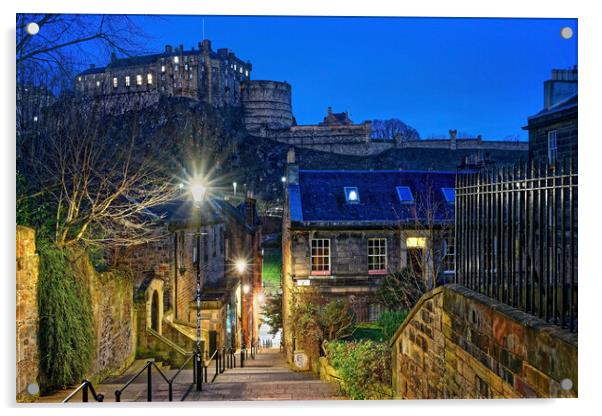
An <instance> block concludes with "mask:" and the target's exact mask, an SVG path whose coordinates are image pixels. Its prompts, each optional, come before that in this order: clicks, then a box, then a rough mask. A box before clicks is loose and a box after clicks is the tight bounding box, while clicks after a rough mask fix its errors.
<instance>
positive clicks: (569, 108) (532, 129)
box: [523, 67, 578, 164]
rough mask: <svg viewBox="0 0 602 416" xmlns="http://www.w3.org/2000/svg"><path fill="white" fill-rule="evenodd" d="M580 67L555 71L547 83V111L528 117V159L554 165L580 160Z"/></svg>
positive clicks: (544, 109)
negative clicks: (578, 70) (578, 142)
mask: <svg viewBox="0 0 602 416" xmlns="http://www.w3.org/2000/svg"><path fill="white" fill-rule="evenodd" d="M577 87H578V76H577V67H573V68H571V69H554V70H552V77H551V79H550V80H548V81H546V82H544V108H543V109H542V110H541V111H539V112H538V113H537V114H535V115H533V116H531V117H529V121H528V124H527V125H526V126H525V127H523V129H525V130H528V131H529V158H530V159H531V160H533V161H536V162H544V163H549V164H554V163H556V162H557V161H560V160H562V159H566V158H574V159H576V158H577V136H578V131H577V127H578V122H577V114H578V97H577V93H578V91H577Z"/></svg>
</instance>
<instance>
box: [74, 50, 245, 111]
mask: <svg viewBox="0 0 602 416" xmlns="http://www.w3.org/2000/svg"><path fill="white" fill-rule="evenodd" d="M251 70H252V66H251V64H250V63H249V62H244V61H242V60H241V59H240V58H238V57H237V56H236V55H235V54H234V52H232V51H230V50H228V49H227V48H222V49H218V50H217V52H215V51H213V49H212V48H211V41H210V40H208V39H205V40H203V41H202V42H199V44H198V49H195V48H194V47H193V48H192V49H190V50H184V46H183V45H180V46H179V47H173V46H171V45H166V46H165V50H164V51H163V52H162V53H157V54H151V55H142V56H134V57H128V58H117V57H116V55H115V54H114V53H113V54H112V55H111V62H109V64H108V65H107V66H105V67H95V66H93V65H92V66H91V67H90V68H89V69H87V70H85V71H83V72H81V73H80V74H78V75H77V76H76V79H75V91H76V92H77V93H78V94H82V95H84V96H92V97H104V98H107V97H112V98H117V97H124V96H127V97H138V98H144V100H145V102H149V103H152V102H156V101H157V100H158V98H159V97H160V96H171V97H188V98H193V99H198V100H201V101H204V102H207V103H209V104H212V105H216V106H221V105H233V106H238V105H240V85H241V83H242V82H244V81H246V80H249V79H250V76H251Z"/></svg>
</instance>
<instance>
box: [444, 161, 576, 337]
mask: <svg viewBox="0 0 602 416" xmlns="http://www.w3.org/2000/svg"><path fill="white" fill-rule="evenodd" d="M455 215H456V247H457V256H456V282H457V283H459V284H461V285H463V286H466V287H468V288H470V289H472V290H475V291H478V292H480V293H483V294H485V295H487V296H489V297H491V298H494V299H496V300H498V301H500V302H503V303H505V304H508V305H510V306H514V307H516V308H519V309H521V310H523V311H525V312H527V313H529V314H532V315H535V316H538V317H540V318H543V319H545V320H546V321H548V322H553V323H555V324H557V325H560V326H562V327H565V328H568V329H570V330H571V331H573V332H576V331H577V293H578V290H577V288H578V284H577V169H576V166H575V165H574V163H573V161H571V160H567V161H564V162H561V163H557V164H556V165H555V166H547V165H539V164H533V163H532V164H521V165H517V166H514V167H511V168H510V167H503V168H492V169H485V170H483V171H481V172H479V173H470V174H458V175H457V179H456V214H455Z"/></svg>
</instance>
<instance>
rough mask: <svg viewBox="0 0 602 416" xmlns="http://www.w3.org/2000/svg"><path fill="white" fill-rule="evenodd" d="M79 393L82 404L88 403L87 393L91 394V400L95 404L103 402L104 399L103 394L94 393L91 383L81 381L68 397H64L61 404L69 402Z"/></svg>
mask: <svg viewBox="0 0 602 416" xmlns="http://www.w3.org/2000/svg"><path fill="white" fill-rule="evenodd" d="M80 391H81V392H82V402H84V403H88V401H89V393H92V398H93V399H94V400H96V401H97V402H103V401H104V399H105V396H104V394H102V393H96V390H94V386H93V385H92V382H90V381H89V380H84V381H82V384H80V385H79V386H78V387H77V388H76V389H75V390H73V392H71V394H69V396H67V397H65V399H64V400H63V403H67V402H69V401H70V400H71V399H72V398H73V397H74V396H75V395H76V394H77V393H79V392H80Z"/></svg>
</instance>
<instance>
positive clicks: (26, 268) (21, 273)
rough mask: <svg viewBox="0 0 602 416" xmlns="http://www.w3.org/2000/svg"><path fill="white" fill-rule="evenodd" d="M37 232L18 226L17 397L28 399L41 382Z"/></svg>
mask: <svg viewBox="0 0 602 416" xmlns="http://www.w3.org/2000/svg"><path fill="white" fill-rule="evenodd" d="M35 238H36V237H35V231H34V230H32V229H31V228H26V227H21V226H17V322H16V327H17V389H16V391H17V398H19V399H21V398H25V397H26V395H27V386H28V385H29V384H32V383H37V378H38V367H39V352H38V264H39V259H38V255H37V254H36V242H35Z"/></svg>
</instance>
